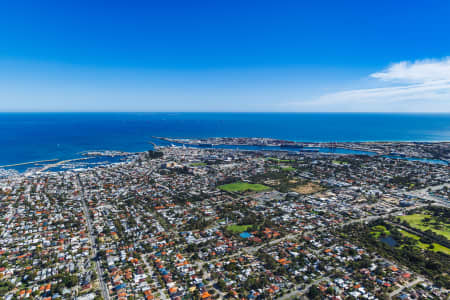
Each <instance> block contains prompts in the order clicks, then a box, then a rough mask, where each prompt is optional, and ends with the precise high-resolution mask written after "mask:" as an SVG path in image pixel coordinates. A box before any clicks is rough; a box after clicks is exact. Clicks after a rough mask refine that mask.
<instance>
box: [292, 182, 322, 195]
mask: <svg viewBox="0 0 450 300" xmlns="http://www.w3.org/2000/svg"><path fill="white" fill-rule="evenodd" d="M291 190H292V191H294V192H297V193H299V194H302V195H309V194H315V193H317V192H320V191H323V190H324V188H323V187H322V186H320V185H319V184H317V183H314V182H308V183H306V184H302V185H298V186H296V187H294V188H291Z"/></svg>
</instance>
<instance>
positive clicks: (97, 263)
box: [77, 174, 110, 300]
mask: <svg viewBox="0 0 450 300" xmlns="http://www.w3.org/2000/svg"><path fill="white" fill-rule="evenodd" d="M77 179H78V184H79V186H80V189H81V195H80V200H81V204H82V206H83V212H84V216H85V218H86V225H87V228H88V235H89V240H90V241H91V245H92V254H93V255H92V256H93V258H94V261H95V268H96V271H97V275H98V281H99V282H100V288H101V292H102V297H103V299H104V300H109V299H110V297H109V291H108V287H107V285H106V283H105V282H104V280H103V274H104V273H103V270H102V266H101V265H100V261H99V260H98V259H97V244H96V242H95V238H94V236H93V234H92V232H93V230H92V222H91V216H90V215H89V210H88V207H87V205H86V201H85V199H84V197H85V194H84V187H83V185H82V184H81V180H80V177H79V175H78V174H77Z"/></svg>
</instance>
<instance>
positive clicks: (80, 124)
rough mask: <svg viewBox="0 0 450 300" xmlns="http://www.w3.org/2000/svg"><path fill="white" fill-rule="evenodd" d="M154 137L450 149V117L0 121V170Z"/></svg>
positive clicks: (144, 144)
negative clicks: (448, 145) (427, 144)
mask: <svg viewBox="0 0 450 300" xmlns="http://www.w3.org/2000/svg"><path fill="white" fill-rule="evenodd" d="M152 136H164V137H180V138H196V137H197V138H198V137H218V136H227V137H270V138H279V139H287V140H294V141H306V142H307V141H312V142H318V141H324V142H329V141H332V142H341V141H394V140H395V141H450V114H356V113H352V114H346V113H343V114H332V113H0V165H6V164H13V163H20V162H28V161H35V160H44V159H55V158H57V159H69V158H75V157H79V156H80V154H79V153H80V152H82V151H86V150H122V151H130V152H132V151H144V150H149V149H151V148H152V147H151V145H150V144H148V141H150V140H151V137H152ZM28 167H29V166H26V167H22V168H28Z"/></svg>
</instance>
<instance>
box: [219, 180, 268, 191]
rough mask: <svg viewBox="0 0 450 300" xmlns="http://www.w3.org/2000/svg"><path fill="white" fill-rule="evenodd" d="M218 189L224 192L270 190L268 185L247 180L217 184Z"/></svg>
mask: <svg viewBox="0 0 450 300" xmlns="http://www.w3.org/2000/svg"><path fill="white" fill-rule="evenodd" d="M219 189H221V190H222V191H226V192H246V191H253V192H261V191H266V190H270V188H269V187H268V186H265V185H262V184H252V183H247V182H235V183H229V184H224V185H221V186H219Z"/></svg>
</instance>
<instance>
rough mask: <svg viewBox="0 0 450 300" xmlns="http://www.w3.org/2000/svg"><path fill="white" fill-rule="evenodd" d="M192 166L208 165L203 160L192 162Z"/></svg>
mask: <svg viewBox="0 0 450 300" xmlns="http://www.w3.org/2000/svg"><path fill="white" fill-rule="evenodd" d="M191 166H193V167H200V166H206V163H203V162H198V163H192V164H191Z"/></svg>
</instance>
